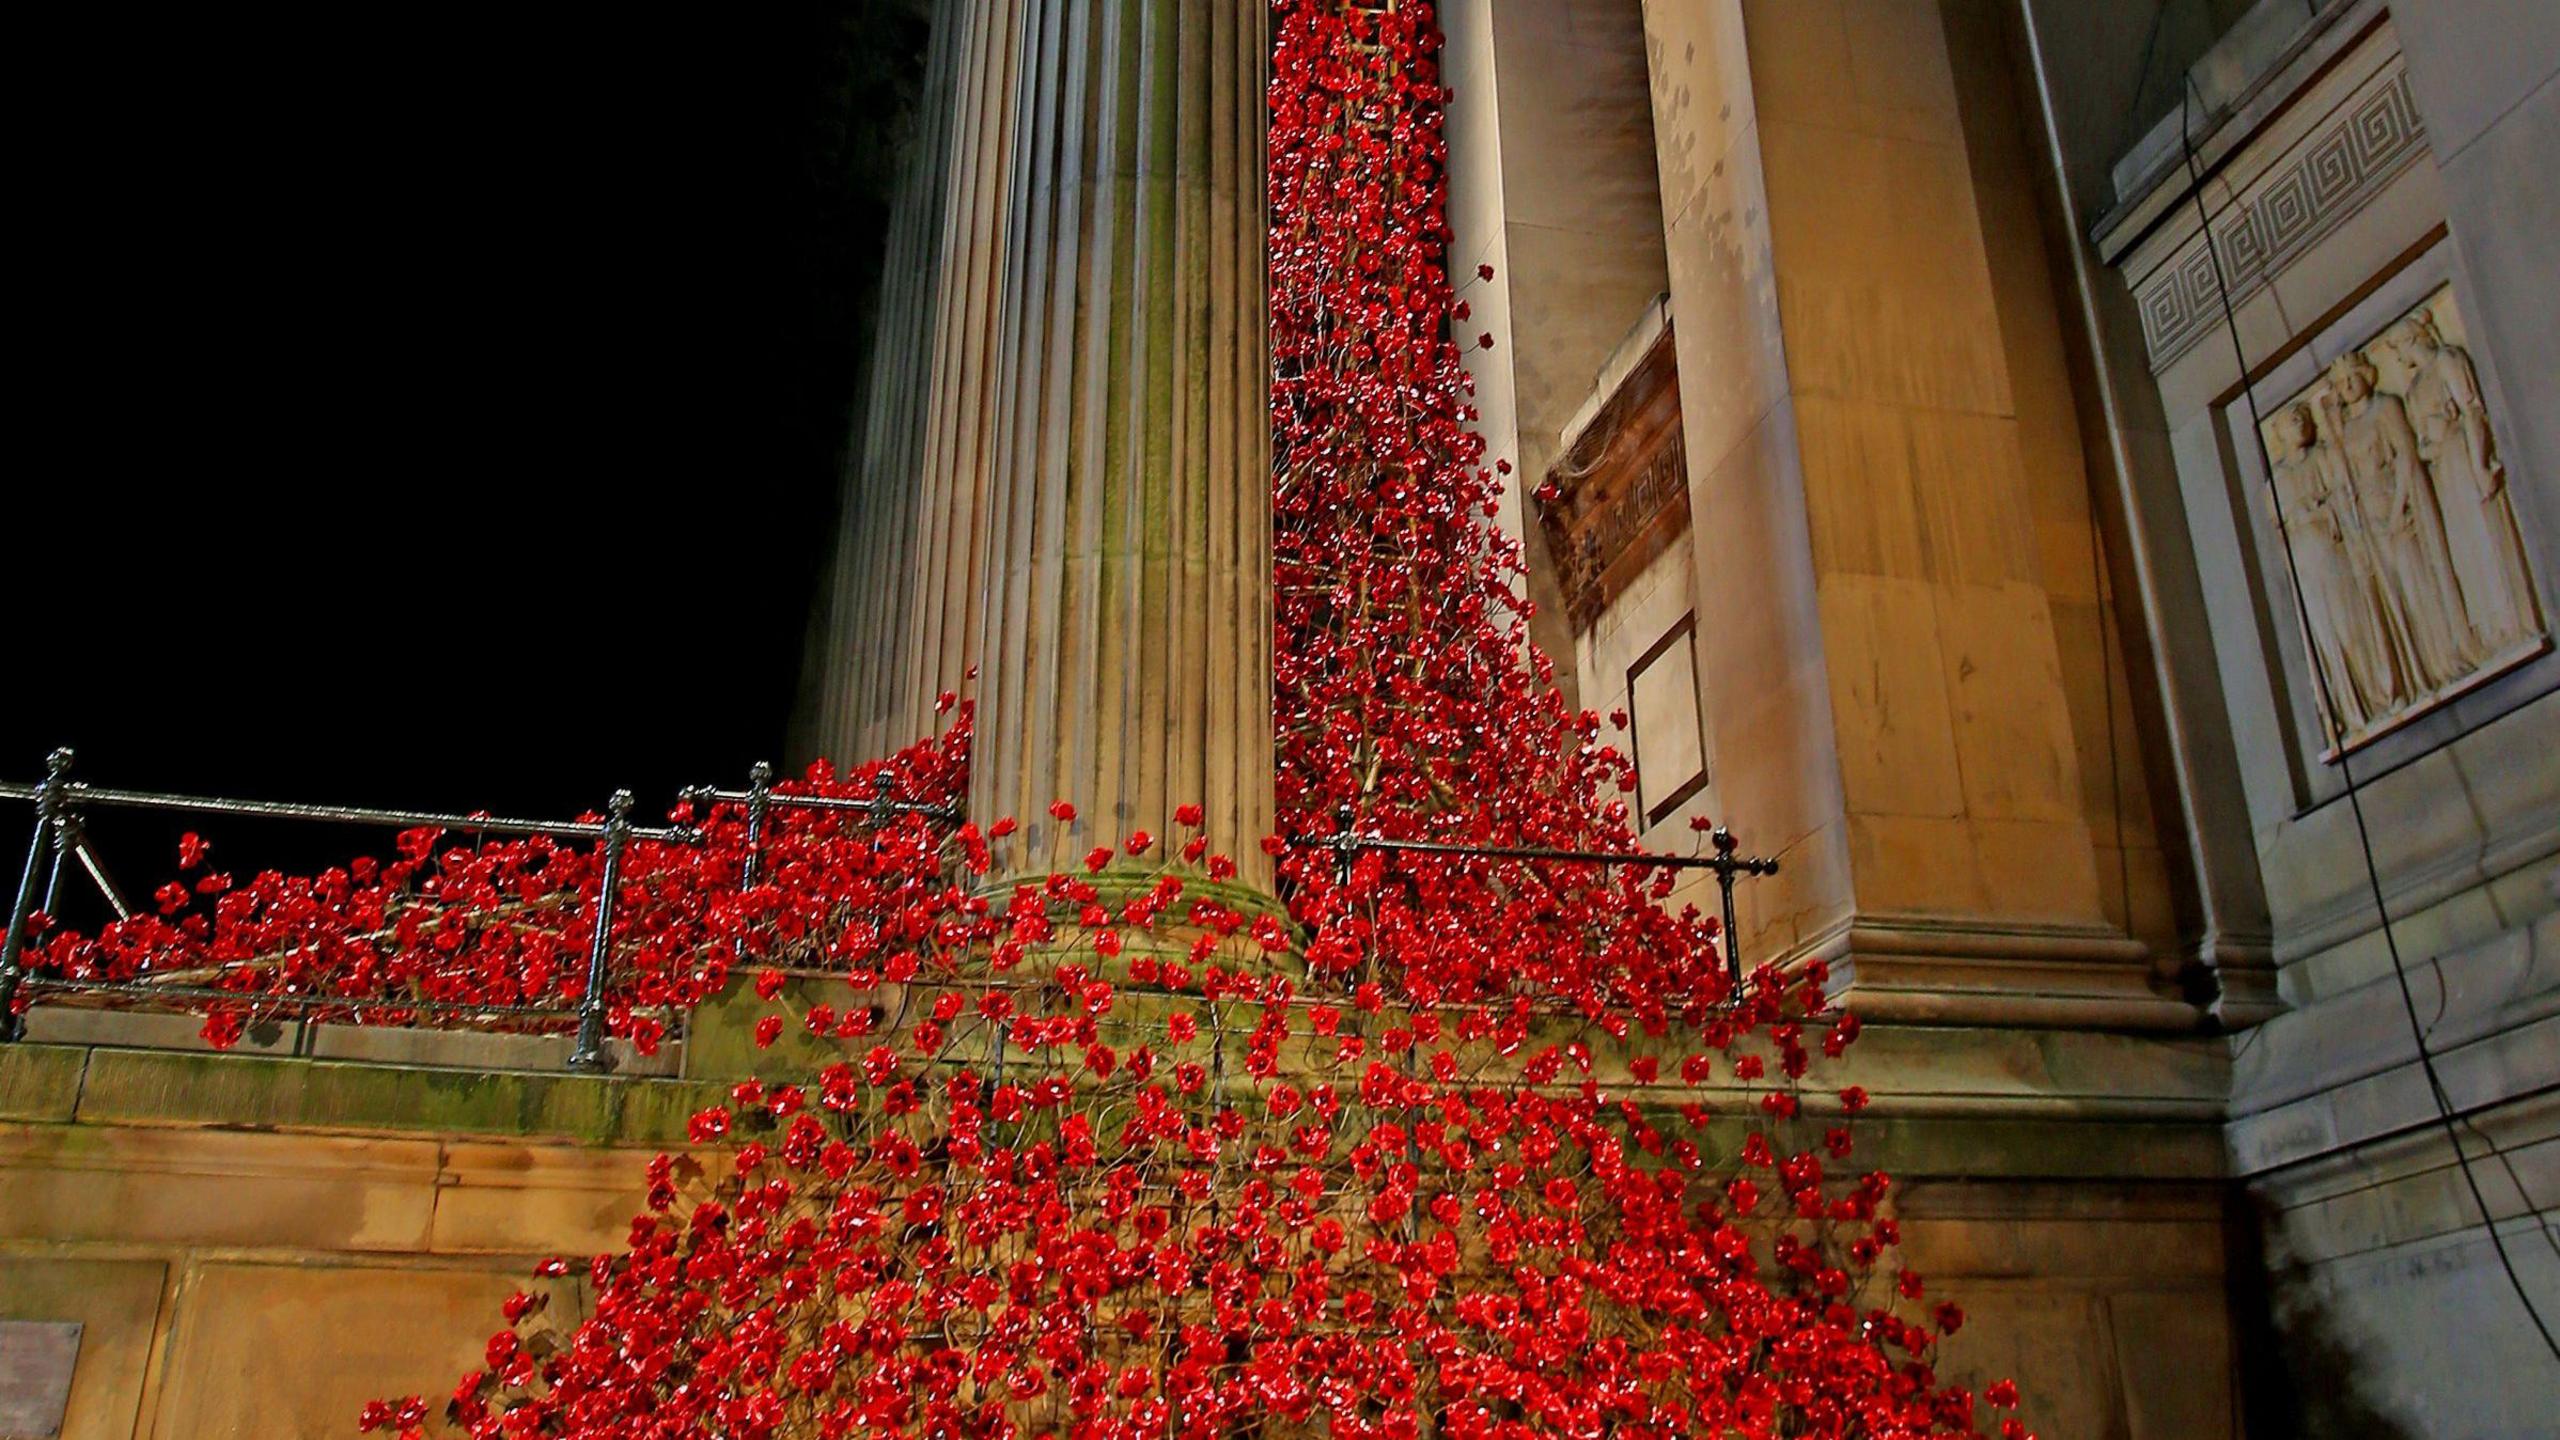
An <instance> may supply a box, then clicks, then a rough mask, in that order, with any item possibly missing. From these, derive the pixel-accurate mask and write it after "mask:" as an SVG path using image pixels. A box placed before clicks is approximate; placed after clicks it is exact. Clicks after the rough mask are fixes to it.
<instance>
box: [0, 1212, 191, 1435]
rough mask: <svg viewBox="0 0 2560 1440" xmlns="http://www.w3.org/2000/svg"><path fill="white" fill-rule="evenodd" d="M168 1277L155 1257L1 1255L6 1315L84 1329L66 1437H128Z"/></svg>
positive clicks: (1, 1303) (1, 1302) (1, 1310)
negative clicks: (69, 1258)
mask: <svg viewBox="0 0 2560 1440" xmlns="http://www.w3.org/2000/svg"><path fill="white" fill-rule="evenodd" d="M167 1275H168V1267H167V1266H166V1265H164V1264H162V1263H161V1262H160V1261H157V1260H63V1259H54V1258H52V1257H49V1256H36V1255H10V1256H0V1320H32V1321H73V1322H76V1323H78V1324H79V1326H80V1327H81V1330H80V1348H79V1351H78V1353H77V1354H76V1355H75V1356H74V1358H73V1365H72V1371H71V1403H70V1408H69V1409H68V1410H67V1411H66V1412H65V1413H64V1415H63V1425H62V1432H61V1433H62V1440H130V1437H131V1436H132V1435H133V1426H134V1419H135V1411H136V1410H137V1408H138V1407H139V1406H140V1405H141V1403H142V1376H143V1370H144V1368H145V1366H146V1365H147V1364H148V1363H149V1361H150V1358H151V1336H152V1331H153V1330H154V1328H155V1327H156V1326H157V1324H158V1323H159V1317H160V1292H161V1289H162V1287H163V1285H164V1283H165V1281H166V1279H167Z"/></svg>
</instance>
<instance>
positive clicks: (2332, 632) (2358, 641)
mask: <svg viewBox="0 0 2560 1440" xmlns="http://www.w3.org/2000/svg"><path fill="white" fill-rule="evenodd" d="M2277 423H2278V428H2279V430H2280V431H2281V432H2282V433H2283V435H2284V437H2285V439H2286V440H2287V441H2288V442H2289V444H2290V447H2291V448H2290V449H2288V450H2287V451H2286V452H2285V454H2284V457H2283V458H2282V459H2280V460H2278V461H2276V466H2275V496H2274V504H2275V507H2276V520H2277V523H2279V524H2281V525H2284V526H2286V527H2287V530H2288V533H2290V534H2291V535H2292V537H2293V541H2294V547H2293V567H2294V573H2295V575H2296V577H2297V579H2298V580H2299V582H2300V584H2301V586H2302V602H2303V606H2304V608H2305V609H2306V610H2307V611H2308V612H2309V626H2308V628H2309V631H2310V637H2309V638H2310V641H2311V653H2312V663H2314V664H2316V665H2318V666H2319V667H2320V684H2321V687H2322V699H2323V700H2324V701H2325V702H2326V703H2327V704H2328V705H2329V706H2330V707H2332V709H2333V710H2334V712H2335V714H2336V716H2337V719H2338V723H2339V725H2340V727H2341V728H2342V729H2344V730H2346V731H2350V732H2352V731H2356V730H2361V729H2363V728H2364V727H2365V726H2366V725H2369V724H2371V723H2372V722H2373V721H2374V720H2375V719H2376V718H2377V717H2380V716H2382V715H2386V714H2388V713H2390V711H2391V710H2392V708H2393V707H2394V706H2396V705H2397V704H2398V703H2399V702H2400V701H2401V700H2402V699H2404V698H2405V696H2406V691H2405V689H2404V687H2403V686H2402V684H2401V678H2400V671H2399V665H2398V662H2397V661H2396V659H2395V658H2394V655H2395V651H2396V650H2397V648H2398V647H2397V645H2396V643H2395V641H2394V639H2393V637H2392V635H2391V620H2390V615H2389V612H2388V611H2387V610H2386V609H2385V608H2384V606H2383V604H2382V595H2381V591H2380V590H2379V589H2378V588H2377V583H2378V582H2377V575H2376V566H2375V561H2374V555H2373V547H2372V541H2371V539H2370V537H2368V536H2367V535H2366V534H2365V531H2364V520H2363V517H2362V515H2361V514H2360V513H2359V512H2358V510H2357V508H2356V497H2355V492H2354V490H2353V488H2352V487H2351V486H2350V485H2349V484H2348V480H2347V473H2346V465H2345V462H2344V461H2343V459H2342V458H2341V457H2340V455H2339V452H2338V449H2337V447H2336V446H2334V445H2330V444H2325V443H2322V441H2321V438H2320V422H2319V420H2318V419H2317V418H2316V417H2315V416H2313V415H2312V413H2311V407H2310V406H2309V405H2307V404H2300V403H2297V404H2294V405H2292V406H2290V407H2288V408H2287V409H2286V410H2285V412H2284V414H2283V416H2282V417H2280V419H2279V420H2278V422H2277Z"/></svg>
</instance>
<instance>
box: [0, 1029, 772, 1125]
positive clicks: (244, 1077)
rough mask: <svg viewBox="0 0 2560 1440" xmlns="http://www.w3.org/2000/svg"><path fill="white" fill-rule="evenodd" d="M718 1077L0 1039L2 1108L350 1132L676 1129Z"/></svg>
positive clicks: (49, 1115) (716, 1091) (104, 1120)
mask: <svg viewBox="0 0 2560 1440" xmlns="http://www.w3.org/2000/svg"><path fill="white" fill-rule="evenodd" d="M721 1089H722V1087H720V1086H717V1085H713V1084H708V1083H703V1082H694V1081H684V1080H669V1079H632V1080H617V1079H609V1078H599V1077H593V1076H585V1075H570V1074H541V1073H533V1072H521V1071H502V1072H477V1073H475V1072H467V1071H460V1070H450V1069H434V1068H428V1067H420V1066H409V1065H385V1064H372V1063H366V1062H361V1061H347V1060H317V1059H308V1058H294V1057H269V1056H261V1055H218V1054H190V1053H185V1052H173V1051H152V1050H123V1049H112V1048H106V1047H99V1048H94V1049H78V1048H73V1047H68V1046H59V1045H44V1044H36V1043H32V1042H28V1043H20V1044H16V1045H10V1046H6V1047H0V1118H7V1119H12V1120H29V1121H38V1122H50V1123H56V1124H60V1123H65V1122H70V1123H76V1124H81V1125H99V1126H194V1127H218V1128H232V1129H259V1130H303V1131H321V1132H337V1133H350V1134H419V1133H425V1134H433V1135H503V1136H510V1137H535V1138H540V1137H548V1138H553V1139H559V1140H566V1141H572V1142H575V1143H579V1144H589V1145H663V1144H670V1143H676V1142H680V1141H681V1140H682V1138H683V1135H684V1126H685V1119H686V1117H687V1116H689V1115H690V1114H692V1112H693V1111H695V1110H697V1109H700V1108H701V1107H702V1106H704V1105H707V1104H710V1103H713V1102H714V1101H715V1100H716V1099H718V1098H719V1096H720V1094H721Z"/></svg>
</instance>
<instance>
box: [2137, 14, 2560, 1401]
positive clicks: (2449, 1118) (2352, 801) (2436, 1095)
mask: <svg viewBox="0 0 2560 1440" xmlns="http://www.w3.org/2000/svg"><path fill="white" fill-rule="evenodd" d="M2315 13H2316V12H2315ZM2203 108H2204V97H2203V96H2202V95H2201V94H2200V93H2198V91H2197V88H2196V84H2195V80H2194V78H2193V77H2192V76H2190V77H2189V79H2188V80H2187V84H2186V88H2185V91H2184V93H2182V94H2181V95H2180V97H2179V100H2178V141H2179V144H2180V146H2181V148H2182V149H2183V150H2184V152H2185V155H2186V170H2187V189H2188V193H2189V194H2190V195H2192V196H2193V197H2194V199H2195V206H2196V222H2197V227H2198V228H2199V229H2200V230H2201V231H2202V232H2203V236H2204V248H2205V255H2206V257H2207V259H2209V260H2210V261H2211V262H2212V268H2213V288H2214V292H2215V294H2216V295H2217V296H2218V297H2219V299H2220V301H2221V305H2222V322H2223V328H2224V330H2225V332H2226V333H2228V334H2229V336H2230V338H2231V357H2232V360H2233V362H2234V363H2236V364H2237V365H2238V366H2239V371H2240V395H2241V399H2242V401H2243V402H2244V403H2245V404H2246V405H2247V406H2248V410H2249V437H2250V439H2251V441H2252V442H2254V443H2255V444H2256V446H2257V451H2258V466H2259V473H2260V474H2261V475H2262V476H2263V477H2265V479H2266V481H2267V490H2268V494H2269V497H2270V499H2271V501H2272V504H2273V507H2274V511H2275V519H2276V541H2277V544H2278V545H2279V546H2281V547H2282V549H2283V551H2284V563H2285V574H2286V579H2287V580H2288V581H2289V582H2290V585H2291V588H2292V591H2293V604H2294V609H2295V612H2296V618H2297V619H2298V620H2299V621H2300V622H2301V624H2302V627H2303V633H2305V634H2309V633H2310V630H2311V617H2310V613H2309V610H2308V608H2307V602H2306V601H2305V600H2304V598H2303V590H2302V576H2301V572H2300V569H2299V568H2298V567H2297V565H2296V563H2295V560H2294V553H2293V535H2292V531H2291V527H2290V526H2289V525H2287V523H2286V521H2285V514H2284V495H2283V492H2282V491H2281V490H2279V489H2278V488H2277V487H2276V484H2275V462H2274V459H2273V457H2272V456H2270V455H2269V453H2268V451H2267V437H2266V431H2265V427H2264V422H2263V420H2262V419H2261V417H2260V416H2259V413H2258V397H2257V390H2256V385H2255V381H2254V379H2253V378H2252V376H2251V373H2250V368H2249V356H2248V351H2247V349H2246V347H2244V346H2243V344H2242V343H2241V339H2240V322H2239V317H2238V315H2237V313H2236V312H2235V311H2234V309H2233V307H2232V304H2231V289H2230V285H2229V283H2228V281H2227V280H2226V278H2225V276H2224V274H2223V268H2222V253H2221V249H2220V247H2219V246H2217V245H2216V244H2215V243H2214V235H2213V215H2212V212H2211V210H2210V209H2209V208H2208V207H2207V206H2206V204H2205V198H2204V179H2203V176H2202V174H2201V172H2200V171H2199V170H2198V168H2197V165H2196V147H2195V137H2194V135H2193V133H2192V129H2191V121H2192V118H2193V116H2194V114H2195V113H2196V112H2197V111H2200V110H2202V109H2203ZM2287 339H2288V341H2290V339H2291V337H2290V336H2288V337H2287ZM2309 668H2310V671H2311V683H2312V686H2313V688H2314V689H2315V691H2316V692H2317V693H2318V695H2319V697H2320V707H2321V713H2322V714H2324V715H2336V714H2340V713H2342V712H2341V711H2340V710H2339V709H2338V706H2337V703H2336V701H2335V699H2334V697H2332V696H2331V695H2330V693H2329V682H2328V677H2327V676H2326V675H2324V674H2323V673H2322V671H2321V668H2320V667H2319V666H2318V665H2313V666H2310V667H2309ZM2335 763H2336V765H2337V767H2338V778H2339V780H2340V782H2341V784H2342V785H2343V786H2344V788H2345V795H2346V801H2347V810H2348V814H2349V815H2350V816H2351V817H2352V818H2353V819H2354V821H2355V827H2356V843H2357V845H2358V847H2359V848H2360V849H2361V850H2362V851H2363V856H2364V872H2365V882H2366V884H2367V886H2368V887H2369V888H2370V889H2371V890H2372V892H2373V905H2374V911H2375V914H2376V916H2377V917H2378V918H2379V919H2380V920H2381V922H2382V943H2383V948H2384V950H2385V951H2386V952H2387V953H2388V954H2389V956H2390V959H2391V973H2392V975H2393V977H2394V978H2395V979H2396V980H2397V981H2398V982H2399V987H2400V1004H2401V1009H2402V1011H2403V1012H2404V1013H2405V1014H2406V1015H2407V1017H2408V1021H2409V1039H2410V1043H2411V1044H2413V1045H2414V1046H2416V1048H2417V1052H2418V1065H2419V1068H2420V1069H2421V1070H2422V1071H2423V1072H2424V1073H2425V1075H2426V1080H2427V1090H2428V1093H2429V1096H2430V1098H2431V1099H2432V1100H2433V1101H2434V1104H2435V1109H2436V1118H2437V1120H2438V1122H2439V1123H2440V1124H2442V1125H2443V1127H2444V1133H2445V1140H2446V1142H2447V1143H2448V1144H2450V1145H2451V1146H2452V1147H2453V1158H2454V1163H2455V1164H2456V1165H2457V1166H2458V1167H2459V1168H2460V1170H2461V1172H2462V1180H2463V1184H2464V1186H2465V1187H2466V1188H2467V1189H2468V1190H2469V1191H2470V1192H2471V1203H2472V1204H2473V1205H2474V1206H2476V1207H2478V1209H2479V1211H2480V1223H2481V1227H2482V1228H2483V1229H2485V1230H2486V1231H2487V1232H2488V1236H2489V1244H2490V1247H2491V1248H2492V1249H2493V1250H2494V1251H2495V1252H2496V1253H2497V1257H2498V1265H2499V1268H2501V1269H2502V1270H2504V1271H2505V1272H2506V1277H2507V1283H2508V1285H2510V1286H2511V1287H2513V1288H2514V1290H2515V1294H2516V1300H2517V1301H2518V1303H2520V1304H2522V1305H2523V1306H2524V1310H2525V1314H2526V1315H2527V1316H2528V1317H2529V1318H2531V1320H2532V1321H2533V1327H2534V1329H2535V1330H2536V1331H2538V1332H2540V1334H2541V1336H2542V1344H2543V1347H2544V1348H2545V1349H2547V1350H2549V1351H2550V1352H2551V1356H2552V1358H2553V1360H2555V1361H2560V1338H2554V1336H2553V1334H2552V1329H2551V1325H2550V1322H2549V1321H2547V1320H2545V1319H2544V1318H2543V1314H2542V1310H2541V1307H2540V1306H2538V1305H2536V1304H2535V1303H2534V1300H2533V1295H2532V1292H2530V1291H2529V1290H2527V1289H2526V1288H2525V1283H2524V1277H2523V1276H2522V1275H2520V1274H2519V1273H2517V1270H2516V1266H2515V1260H2514V1257H2512V1256H2511V1255H2509V1254H2508V1253H2507V1244H2506V1239H2505V1237H2503V1236H2501V1235H2500V1234H2499V1233H2498V1219H2497V1216H2496V1215H2495V1214H2494V1213H2493V1212H2492V1211H2491V1210H2490V1208H2489V1201H2488V1197H2487V1196H2486V1195H2484V1194H2483V1193H2482V1191H2481V1189H2480V1180H2479V1176H2478V1175H2477V1174H2476V1173H2475V1172H2474V1171H2473V1169H2472V1162H2471V1155H2470V1153H2469V1152H2468V1151H2466V1150H2465V1149H2464V1148H2463V1145H2462V1135H2461V1128H2460V1127H2461V1126H2463V1125H2464V1124H2466V1123H2467V1122H2465V1121H2462V1120H2461V1119H2460V1117H2458V1116H2457V1115H2456V1113H2455V1110H2454V1105H2453V1097H2452V1096H2451V1095H2450V1094H2449V1093H2448V1092H2447V1091H2446V1089H2445V1086H2444V1080H2443V1077H2442V1076H2441V1075H2440V1074H2439V1073H2438V1071H2437V1069H2436V1060H2435V1053H2434V1051H2433V1050H2431V1049H2430V1048H2429V1047H2428V1045H2427V1034H2426V1026H2425V1025H2424V1024H2423V1023H2421V1022H2420V1021H2419V1019H2418V1001H2417V997H2416V995H2415V994H2414V993H2413V992H2412V991H2411V989H2410V988H2409V969H2408V965H2407V963H2406V962H2405V961H2404V960H2403V959H2402V958H2401V955H2400V940H2399V936H2398V935H2397V933H2396V932H2395V931H2394V929H2393V926H2392V922H2391V907H2390V904H2389V902H2388V900H2387V899H2386V898H2385V896H2384V893H2383V885H2382V868H2381V865H2380V863H2379V862H2378V861H2377V860H2376V859H2375V858H2374V850H2373V832H2372V830H2371V829H2370V828H2369V826H2368V825H2367V823H2366V820H2365V813H2364V801H2363V797H2362V793H2361V792H2362V788H2363V786H2364V785H2365V784H2366V783H2369V782H2368V781H2362V780H2359V779H2358V778H2357V777H2356V773H2355V770H2354V767H2353V766H2351V765H2350V764H2349V763H2348V760H2347V754H2346V750H2345V747H2344V746H2343V745H2341V746H2340V747H2339V750H2338V755H2337V758H2336V761H2335ZM2438 979H2439V981H2441V980H2442V971H2441V968H2439V971H2438ZM2473 1133H2475V1134H2479V1135H2480V1139H2481V1141H2482V1143H2484V1144H2486V1145H2487V1146H2488V1147H2489V1151H2490V1153H2491V1154H2492V1155H2493V1156H2495V1157H2496V1158H2497V1159H2498V1160H2499V1162H2500V1163H2501V1164H2502V1165H2504V1166H2505V1168H2506V1172H2507V1180H2508V1183H2509V1184H2511V1185H2513V1186H2514V1187H2515V1191H2516V1196H2517V1198H2518V1200H2519V1201H2521V1202H2522V1203H2523V1205H2524V1207H2525V1210H2526V1212H2527V1213H2528V1214H2530V1215H2531V1216H2532V1217H2533V1219H2534V1220H2535V1222H2536V1223H2537V1225H2538V1226H2539V1225H2540V1224H2541V1222H2542V1221H2543V1210H2542V1208H2541V1207H2540V1206H2539V1205H2537V1204H2535V1203H2534V1201H2533V1198H2532V1196H2530V1195H2529V1194H2527V1193H2526V1191H2525V1187H2524V1182H2523V1179H2522V1178H2521V1177H2520V1176H2518V1175H2517V1174H2516V1173H2515V1166H2514V1164H2513V1162H2512V1161H2510V1160H2509V1159H2508V1158H2507V1154H2506V1152H2505V1151H2504V1150H2503V1149H2501V1148H2500V1147H2499V1145H2498V1143H2497V1142H2496V1141H2495V1140H2493V1139H2491V1138H2490V1137H2489V1136H2488V1135H2486V1134H2481V1133H2480V1132H2479V1131H2478V1129H2477V1128H2476V1127H2473ZM2545 1238H2546V1239H2549V1238H2550V1237H2549V1236H2548V1234H2547V1233H2546V1237H2545ZM2553 1244H2554V1247H2555V1250H2560V1241H2554V1242H2553Z"/></svg>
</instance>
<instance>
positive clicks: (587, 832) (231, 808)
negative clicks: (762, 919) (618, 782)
mask: <svg viewBox="0 0 2560 1440" xmlns="http://www.w3.org/2000/svg"><path fill="white" fill-rule="evenodd" d="M37 789H38V787H36V786H32V785H16V784H6V785H0V799H9V800H32V799H34V798H35V795H36V791H37ZM62 798H63V803H64V804H65V805H68V806H72V807H75V808H76V807H79V806H82V805H110V806H117V807H121V808H123V809H128V810H177V811H184V812H186V813H189V814H196V815H238V816H246V817H253V818H257V819H264V820H317V821H324V822H330V823H337V824H348V825H398V826H402V827H406V828H411V829H415V828H420V827H424V828H429V829H436V830H484V831H495V832H497V833H499V834H502V835H550V836H555V837H559V838H563V839H573V840H601V839H603V838H604V835H605V828H606V827H605V824H604V822H602V821H586V820H526V819H521V818H518V817H514V816H507V815H452V814H444V813H439V812H436V811H430V810H376V809H373V808H370V807H368V806H361V805H305V804H302V803H300V802H297V801H291V800H234V799H226V798H222V797H219V796H209V795H169V794H163V793H161V792H159V791H155V790H110V789H103V788H100V787H98V786H95V785H88V784H84V783H81V782H78V781H74V782H72V783H70V784H68V785H65V786H64V787H63V788H62ZM631 834H632V835H633V837H635V838H637V839H642V840H667V841H673V842H676V843H678V844H690V843H692V842H693V841H694V840H696V839H698V838H699V836H700V832H698V831H695V830H692V829H689V828H686V827H684V826H675V825H670V826H661V827H655V828H642V827H637V826H635V827H633V829H632V831H631Z"/></svg>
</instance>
